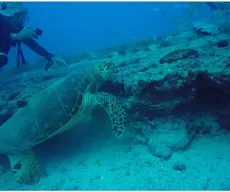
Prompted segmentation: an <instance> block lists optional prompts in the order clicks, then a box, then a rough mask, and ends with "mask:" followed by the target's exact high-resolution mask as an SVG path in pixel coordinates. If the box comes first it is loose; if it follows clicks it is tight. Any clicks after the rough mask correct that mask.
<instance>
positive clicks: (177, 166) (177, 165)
mask: <svg viewBox="0 0 230 192" xmlns="http://www.w3.org/2000/svg"><path fill="white" fill-rule="evenodd" d="M186 168H187V166H186V165H185V164H184V163H175V164H174V165H173V169H174V170H175V171H185V170H186Z"/></svg>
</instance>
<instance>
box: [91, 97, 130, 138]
mask: <svg viewBox="0 0 230 192" xmlns="http://www.w3.org/2000/svg"><path fill="white" fill-rule="evenodd" d="M93 100H94V101H93V103H95V104H98V105H100V106H101V107H103V108H104V109H105V111H106V112H107V114H108V115H109V118H110V120H111V122H112V129H113V132H114V134H115V136H116V137H118V138H120V137H121V136H122V134H123V133H124V131H125V122H126V117H127V114H126V111H125V110H124V108H123V107H122V105H121V103H120V102H119V101H118V99H117V98H116V97H115V96H114V95H111V94H109V93H106V92H98V93H95V94H93Z"/></svg>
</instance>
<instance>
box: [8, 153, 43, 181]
mask: <svg viewBox="0 0 230 192" xmlns="http://www.w3.org/2000/svg"><path fill="white" fill-rule="evenodd" d="M8 158H9V160H10V165H11V169H12V171H13V172H14V175H15V177H16V180H17V182H19V183H20V184H27V185H33V184H36V183H38V182H39V181H40V177H41V175H42V174H41V173H42V172H41V170H40V167H39V165H38V163H37V158H36V156H35V154H34V152H33V150H32V149H27V150H25V151H22V152H19V153H16V154H10V155H8Z"/></svg>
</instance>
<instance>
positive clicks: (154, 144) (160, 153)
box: [148, 139, 172, 160]
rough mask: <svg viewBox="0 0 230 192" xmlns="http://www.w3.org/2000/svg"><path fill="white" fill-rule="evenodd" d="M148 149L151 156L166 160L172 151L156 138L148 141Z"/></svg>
mask: <svg viewBox="0 0 230 192" xmlns="http://www.w3.org/2000/svg"><path fill="white" fill-rule="evenodd" d="M148 149H149V151H150V152H151V153H152V155H153V156H156V157H159V158H162V159H165V160H168V159H170V157H171V156H172V151H171V150H170V149H169V148H168V147H167V146H166V145H164V144H162V143H160V142H158V141H157V140H154V139H151V140H150V141H149V142H148Z"/></svg>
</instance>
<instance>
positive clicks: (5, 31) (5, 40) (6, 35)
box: [0, 15, 54, 67]
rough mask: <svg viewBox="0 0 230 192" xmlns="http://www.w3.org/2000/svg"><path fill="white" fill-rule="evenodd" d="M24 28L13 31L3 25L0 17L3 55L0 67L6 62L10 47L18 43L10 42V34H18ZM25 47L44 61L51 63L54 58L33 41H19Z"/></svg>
mask: <svg viewBox="0 0 230 192" xmlns="http://www.w3.org/2000/svg"><path fill="white" fill-rule="evenodd" d="M23 28H24V27H23V26H22V27H21V28H20V29H18V30H16V29H13V28H12V27H11V26H10V25H8V24H7V23H5V22H4V21H3V19H1V15H0V53H1V52H2V53H4V54H5V56H4V55H2V54H1V55H0V67H2V66H4V65H6V64H7V62H8V58H7V56H6V55H7V54H8V52H9V50H10V48H11V47H14V46H16V45H17V42H18V41H13V40H11V33H19V32H20V31H21V30H22V29H23ZM21 42H22V43H23V44H25V45H26V46H27V47H29V48H30V49H32V50H33V51H34V52H36V53H37V54H38V55H40V56H42V57H44V58H45V59H46V60H48V61H50V62H51V58H52V57H53V56H54V55H53V54H52V53H49V52H48V51H47V50H45V49H44V48H43V47H42V46H40V45H39V44H38V43H37V42H36V41H35V40H34V39H26V40H23V41H21Z"/></svg>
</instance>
